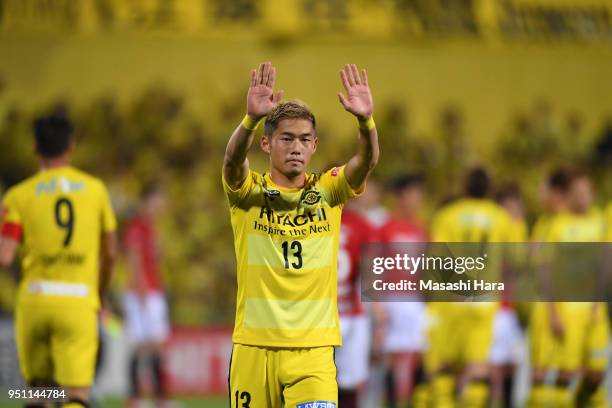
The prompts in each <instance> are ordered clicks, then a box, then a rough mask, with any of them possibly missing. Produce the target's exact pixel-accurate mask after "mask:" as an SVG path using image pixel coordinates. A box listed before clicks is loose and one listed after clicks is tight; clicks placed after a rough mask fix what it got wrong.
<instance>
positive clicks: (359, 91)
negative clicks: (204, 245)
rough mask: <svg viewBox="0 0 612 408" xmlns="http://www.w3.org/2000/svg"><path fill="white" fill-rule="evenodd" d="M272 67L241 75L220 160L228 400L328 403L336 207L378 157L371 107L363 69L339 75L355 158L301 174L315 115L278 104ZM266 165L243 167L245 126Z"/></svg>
mask: <svg viewBox="0 0 612 408" xmlns="http://www.w3.org/2000/svg"><path fill="white" fill-rule="evenodd" d="M275 77H276V70H275V68H274V67H273V66H272V64H270V63H269V62H268V63H264V64H261V65H260V66H259V69H258V70H253V71H252V72H251V84H250V87H249V91H248V94H247V114H246V116H245V118H244V120H243V121H242V123H241V124H240V125H239V126H238V127H237V128H236V130H235V131H234V133H233V134H232V136H231V138H230V140H229V142H228V144H227V149H226V152H225V159H224V163H223V176H222V178H223V187H224V190H225V193H226V195H227V198H228V201H229V205H230V214H231V222H232V228H233V232H234V240H235V250H236V258H237V264H238V272H237V279H238V295H237V298H238V299H237V307H236V322H235V327H234V335H233V342H234V346H233V350H232V359H231V364H230V375H229V389H230V399H231V407H233V408H237V407H243V408H247V407H253V408H260V407H281V406H284V407H292V408H295V407H297V408H315V407H318V408H323V407H324V408H332V407H336V405H337V398H338V388H337V384H336V368H335V365H334V356H333V354H334V346H339V345H340V344H341V336H340V326H339V321H338V310H337V299H336V297H337V296H336V290H337V283H336V280H337V279H336V272H337V271H336V268H337V252H338V242H339V237H340V217H341V210H342V206H343V204H344V203H345V202H346V201H347V200H348V199H350V198H351V197H353V196H355V195H357V194H359V193H360V192H361V191H362V190H363V189H364V187H365V181H366V178H367V177H368V174H369V173H370V172H371V170H372V169H373V168H374V166H375V165H376V162H377V160H378V154H379V150H378V137H377V132H376V127H375V126H374V121H373V119H372V112H373V108H374V105H373V102H372V96H371V93H370V88H369V86H368V78H367V75H366V72H365V70H363V71H362V72H361V75H360V73H359V71H358V70H357V67H356V66H355V65H346V66H345V67H344V69H343V70H342V71H341V72H340V77H341V80H342V84H343V86H344V89H345V91H346V95H343V94H342V93H339V94H338V97H339V99H340V102H341V104H342V105H343V106H344V108H345V109H346V110H347V111H348V112H350V113H351V114H353V115H354V116H355V117H356V118H357V119H358V122H359V137H358V140H357V153H356V154H355V155H354V156H353V157H352V158H351V159H350V160H349V161H348V163H347V164H346V165H344V166H341V167H334V168H332V169H330V170H329V171H327V172H325V173H323V174H309V173H306V167H307V166H308V163H309V162H310V159H311V157H312V155H313V154H314V152H315V150H316V149H317V144H318V139H317V134H316V128H315V118H314V115H313V114H312V113H311V112H310V110H309V109H308V108H307V107H306V106H304V105H303V104H301V103H297V102H280V98H281V92H277V93H274V89H273V88H274V82H275ZM264 117H265V128H264V135H263V136H262V138H261V141H260V146H261V148H262V150H263V151H264V152H265V153H267V154H268V155H269V158H270V159H269V163H270V171H269V173H264V174H260V173H257V172H255V171H253V170H251V169H250V168H249V161H248V159H247V153H248V151H249V149H250V147H251V145H252V143H253V139H254V130H255V128H256V127H257V125H258V123H259V122H260V121H262V120H263V118H264Z"/></svg>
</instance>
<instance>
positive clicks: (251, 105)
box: [247, 62, 283, 120]
mask: <svg viewBox="0 0 612 408" xmlns="http://www.w3.org/2000/svg"><path fill="white" fill-rule="evenodd" d="M275 79H276V68H274V66H272V63H271V62H264V63H263V64H259V69H258V70H257V71H255V70H252V71H251V85H250V86H249V92H248V94H247V115H249V116H250V117H251V118H253V119H256V120H257V119H261V118H262V117H264V116H266V115H267V114H269V113H270V112H271V111H272V109H274V107H276V105H278V103H279V102H280V99H281V96H282V95H283V91H278V92H277V93H274V81H275Z"/></svg>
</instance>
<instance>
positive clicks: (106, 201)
mask: <svg viewBox="0 0 612 408" xmlns="http://www.w3.org/2000/svg"><path fill="white" fill-rule="evenodd" d="M100 187H101V194H102V197H101V200H102V230H103V231H104V232H113V231H115V230H116V229H117V219H116V218H115V212H114V211H113V206H112V204H111V200H110V196H109V194H108V191H107V190H106V187H105V186H104V184H103V183H100Z"/></svg>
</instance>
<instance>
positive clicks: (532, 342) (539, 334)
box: [528, 168, 570, 407]
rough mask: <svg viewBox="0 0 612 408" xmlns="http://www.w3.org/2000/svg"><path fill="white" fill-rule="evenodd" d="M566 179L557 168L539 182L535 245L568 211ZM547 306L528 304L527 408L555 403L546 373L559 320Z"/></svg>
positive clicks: (566, 174)
mask: <svg viewBox="0 0 612 408" xmlns="http://www.w3.org/2000/svg"><path fill="white" fill-rule="evenodd" d="M569 182H570V181H569V173H568V170H567V169H564V168H558V169H556V170H554V171H553V172H551V174H550V175H549V176H548V178H547V180H546V181H545V182H544V183H543V184H542V185H541V187H540V191H539V199H540V203H541V205H542V209H543V210H544V212H543V213H542V214H541V215H540V216H539V217H538V219H537V220H536V223H535V225H534V227H533V231H532V234H531V241H532V242H533V243H534V244H538V243H541V242H546V240H547V239H548V236H549V233H550V227H551V225H553V223H554V220H555V218H556V217H558V216H559V214H562V213H563V212H565V211H566V210H567V195H568V189H569ZM550 307H551V305H550V304H549V303H547V302H535V303H534V304H533V305H532V307H531V313H530V317H529V333H528V334H529V337H528V339H529V352H530V360H531V367H532V374H531V377H532V378H531V391H530V395H529V402H528V403H529V406H530V407H543V406H550V405H552V404H554V396H555V395H554V394H555V387H554V384H552V383H551V381H550V379H549V378H548V374H549V373H550V372H551V370H553V369H554V358H555V355H554V354H555V350H554V348H553V347H551V346H550V345H551V344H554V339H553V330H552V327H555V326H558V321H552V320H551V319H553V318H554V317H556V314H552V313H550V312H549V310H548V308H550Z"/></svg>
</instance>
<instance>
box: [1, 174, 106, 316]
mask: <svg viewBox="0 0 612 408" xmlns="http://www.w3.org/2000/svg"><path fill="white" fill-rule="evenodd" d="M2 208H3V211H2V212H3V226H2V235H5V236H9V237H11V238H13V239H16V240H17V241H19V242H20V243H21V244H22V279H21V281H20V284H19V289H18V293H17V304H18V305H26V304H40V302H43V303H48V302H66V301H69V302H78V303H80V304H82V305H87V306H92V307H94V308H98V307H99V301H100V300H99V296H98V275H99V268H100V265H99V253H100V237H101V235H102V233H104V232H112V231H114V230H115V229H116V225H117V223H116V220H115V215H114V213H113V210H112V207H111V203H110V199H109V196H108V193H107V191H106V187H105V186H104V184H103V183H102V182H101V181H100V180H99V179H97V178H95V177H92V176H90V175H89V174H87V173H84V172H82V171H79V170H77V169H75V168H73V167H70V166H63V167H57V168H52V169H48V170H42V171H40V172H39V173H38V174H36V175H34V176H32V177H30V178H28V179H26V180H25V181H23V182H21V183H19V184H17V185H15V186H14V187H12V188H11V189H9V190H8V191H7V193H6V195H5V196H4V199H3V203H2Z"/></svg>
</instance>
